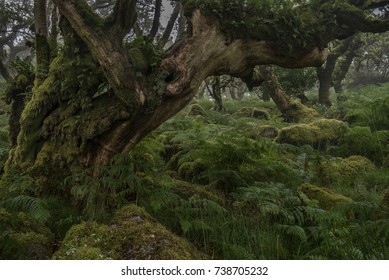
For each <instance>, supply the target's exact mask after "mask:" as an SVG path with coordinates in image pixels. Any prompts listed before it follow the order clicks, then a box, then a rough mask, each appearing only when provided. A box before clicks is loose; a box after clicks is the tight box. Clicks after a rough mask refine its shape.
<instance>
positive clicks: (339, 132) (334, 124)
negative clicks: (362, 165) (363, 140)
mask: <svg viewBox="0 0 389 280" xmlns="http://www.w3.org/2000/svg"><path fill="white" fill-rule="evenodd" d="M347 129H348V126H347V124H346V123H344V122H342V121H338V120H334V119H319V120H316V121H314V122H312V123H310V124H296V125H291V126H288V127H284V128H282V129H281V130H280V131H279V134H278V137H277V139H276V141H277V142H278V143H287V144H292V145H296V146H302V145H306V144H308V145H312V146H314V147H324V146H326V145H327V144H329V143H337V142H338V141H339V140H340V139H342V138H343V137H344V135H345V133H346V132H347Z"/></svg>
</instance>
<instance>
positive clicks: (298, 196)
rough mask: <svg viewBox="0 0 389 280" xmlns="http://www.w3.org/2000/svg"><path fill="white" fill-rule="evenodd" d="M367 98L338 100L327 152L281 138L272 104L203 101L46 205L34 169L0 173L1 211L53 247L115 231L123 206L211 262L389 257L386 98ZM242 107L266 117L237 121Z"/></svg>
mask: <svg viewBox="0 0 389 280" xmlns="http://www.w3.org/2000/svg"><path fill="white" fill-rule="evenodd" d="M386 88H387V87H386ZM365 90H366V91H369V92H370V94H368V93H362V90H360V91H359V92H352V93H350V98H349V99H348V100H346V101H342V102H344V103H343V104H340V105H341V106H343V108H344V112H343V111H342V112H340V113H339V112H338V113H339V114H334V115H333V116H335V115H336V116H337V118H338V119H340V120H343V121H347V122H348V123H349V124H348V126H347V131H346V132H345V134H344V135H342V137H341V139H338V140H337V141H336V142H334V143H329V144H328V145H327V146H325V147H321V149H320V150H319V149H317V147H316V146H314V145H309V144H306V143H301V144H296V145H292V144H287V143H278V141H275V138H276V136H277V135H276V134H277V131H278V130H279V129H282V128H283V127H287V126H290V124H288V123H285V122H282V119H281V118H279V114H278V113H277V111H276V110H275V107H274V104H272V103H266V102H262V101H261V102H257V101H255V102H254V100H253V99H249V100H244V101H242V102H237V101H228V102H225V107H226V110H225V112H223V113H219V112H216V111H213V110H212V102H210V101H209V100H198V101H196V104H197V105H198V106H201V109H199V108H197V109H199V110H197V111H198V112H201V114H200V115H192V114H191V111H190V108H188V109H186V110H184V111H182V112H181V113H179V114H178V115H177V116H175V117H174V118H172V119H170V120H168V121H167V122H166V123H164V124H163V125H162V126H161V127H160V128H158V129H157V130H155V131H154V132H153V133H151V134H150V135H149V136H148V137H147V138H145V139H144V140H143V141H142V142H141V143H140V144H139V145H137V146H136V148H135V149H134V150H133V151H131V152H130V153H129V154H126V155H118V156H116V157H114V158H113V159H112V161H111V163H110V165H108V166H104V167H102V166H99V167H94V168H90V169H87V170H84V171H83V172H81V173H77V174H73V175H72V176H70V177H68V178H67V179H66V180H65V181H64V183H63V188H65V189H68V190H69V197H66V198H61V197H55V196H50V197H41V194H40V192H39V190H40V186H39V182H35V181H34V180H33V179H32V177H30V176H29V174H28V173H23V174H20V173H15V174H14V176H13V177H12V176H11V177H8V178H5V177H4V178H3V179H2V185H1V188H0V196H1V202H0V208H2V209H4V210H2V211H6V212H7V213H11V214H12V215H17V213H20V212H23V213H25V214H26V215H28V216H29V217H30V218H32V219H33V220H35V221H36V222H37V223H39V224H40V225H42V226H45V227H47V228H49V229H50V231H51V232H52V233H54V235H55V237H56V239H55V240H57V241H56V242H59V241H61V240H62V239H63V238H64V236H65V235H66V232H67V231H68V229H69V228H70V227H71V226H72V225H75V224H79V223H80V222H81V221H90V220H92V221H97V222H99V223H110V222H111V219H112V214H113V213H114V212H115V211H116V210H117V209H120V208H122V207H124V206H126V205H128V204H136V205H138V206H141V207H143V208H144V209H146V210H147V211H148V212H149V213H150V214H151V215H152V216H153V217H154V218H155V219H156V221H158V223H161V224H163V225H164V226H165V227H166V228H168V229H169V230H170V231H172V232H174V233H175V234H178V235H180V236H184V237H185V238H187V240H189V241H190V242H191V243H193V244H194V245H195V246H196V247H197V248H198V249H200V250H201V251H202V252H204V253H205V254H206V255H207V256H208V258H213V259H387V258H388V257H389V239H388V238H389V205H388V204H389V203H388V202H387V200H388V199H387V197H388V195H386V196H385V193H386V192H387V191H388V188H389V176H388V175H387V174H389V173H388V169H387V164H388V152H389V149H388V144H389V133H387V131H386V130H387V129H389V126H388V123H387V120H388V116H387V112H388V110H387V109H386V107H385V106H387V103H386V101H383V100H386V99H387V98H386V99H385V98H384V97H383V96H382V93H383V91H382V92H381V96H377V97H374V94H376V93H377V94H379V92H376V91H375V90H373V89H372V88H366V89H365ZM377 90H378V91H380V90H381V89H377ZM372 92H375V93H374V94H373V93H372ZM381 98H383V99H382V100H381ZM379 100H380V101H379ZM381 101H382V102H381ZM358 102H359V105H357V104H358ZM377 102H381V103H379V104H380V105H379V106H378V105H377V104H378V103H377ZM360 104H365V105H366V106H365V105H363V106H361V105H360ZM340 105H336V106H340ZM247 108H252V109H254V108H262V109H264V110H266V111H267V112H268V113H269V116H270V117H269V118H256V117H255V116H252V115H242V114H237V112H239V111H240V112H243V111H248V110H247ZM242 109H244V110H243V111H242ZM357 113H358V114H357ZM351 116H354V117H353V119H350V118H351ZM264 131H272V132H274V135H273V134H272V133H264ZM304 186H310V191H307V188H304ZM324 194H325V195H324ZM325 199H327V201H324V200H325ZM324 202H326V204H324ZM331 203H332V204H331ZM323 205H325V206H326V207H324V206H323ZM4 213H5V212H4ZM7 215H8V214H7ZM0 218H1V217H0ZM0 222H1V221H0ZM34 230H35V231H38V230H37V229H34ZM19 231H20V229H19V228H16V227H7V230H3V228H2V230H1V231H0V247H1V246H3V247H4V244H15V246H16V245H17V242H16V241H17V240H16V239H15V236H17V235H15V234H14V233H15V232H16V233H17V232H19ZM12 240H13V241H12ZM12 242H13V243H12ZM15 242H16V243H15ZM54 248H55V246H54ZM2 257H4V256H2ZM22 257H23V256H22Z"/></svg>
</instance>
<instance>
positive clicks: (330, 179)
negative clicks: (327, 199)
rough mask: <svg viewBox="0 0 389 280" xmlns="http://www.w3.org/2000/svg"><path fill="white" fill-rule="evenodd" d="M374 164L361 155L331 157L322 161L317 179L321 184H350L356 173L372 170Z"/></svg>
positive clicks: (356, 175)
mask: <svg viewBox="0 0 389 280" xmlns="http://www.w3.org/2000/svg"><path fill="white" fill-rule="evenodd" d="M375 168H376V167H375V165H374V164H373V163H372V162H371V161H370V160H369V159H367V158H365V157H362V156H351V157H349V158H346V159H342V158H333V159H331V160H328V161H324V162H322V163H321V164H320V167H319V180H320V181H321V184H323V185H328V186H331V185H335V184H350V183H352V182H353V181H354V180H355V179H356V178H357V177H358V175H360V174H362V173H364V172H368V171H373V170H374V169H375Z"/></svg>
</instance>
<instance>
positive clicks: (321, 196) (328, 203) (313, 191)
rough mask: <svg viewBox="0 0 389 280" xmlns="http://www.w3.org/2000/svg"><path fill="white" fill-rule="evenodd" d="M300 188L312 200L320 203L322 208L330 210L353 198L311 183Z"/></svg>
mask: <svg viewBox="0 0 389 280" xmlns="http://www.w3.org/2000/svg"><path fill="white" fill-rule="evenodd" d="M300 190H301V191H302V192H303V193H304V194H305V195H306V196H307V197H308V198H309V199H312V200H316V201H318V203H319V206H320V208H322V209H325V210H330V209H333V208H336V207H338V206H341V205H343V204H346V203H350V202H352V199H351V198H349V197H346V196H344V195H341V194H338V193H334V192H332V191H331V190H328V189H325V188H320V187H317V186H315V185H311V184H309V183H305V184H303V185H302V186H301V188H300Z"/></svg>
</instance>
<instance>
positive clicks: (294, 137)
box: [276, 124, 320, 146]
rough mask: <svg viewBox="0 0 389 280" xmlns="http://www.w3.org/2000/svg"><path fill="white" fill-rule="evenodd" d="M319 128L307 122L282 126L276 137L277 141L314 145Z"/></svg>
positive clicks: (316, 141)
mask: <svg viewBox="0 0 389 280" xmlns="http://www.w3.org/2000/svg"><path fill="white" fill-rule="evenodd" d="M319 135H320V129H319V128H318V127H317V126H311V125H309V124H296V125H291V126H288V127H285V128H282V129H281V130H280V132H279V134H278V137H277V138H276V141H277V142H278V143H288V144H293V145H298V146H301V145H305V144H308V145H315V144H317V143H318V142H319V138H320V136H319Z"/></svg>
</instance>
